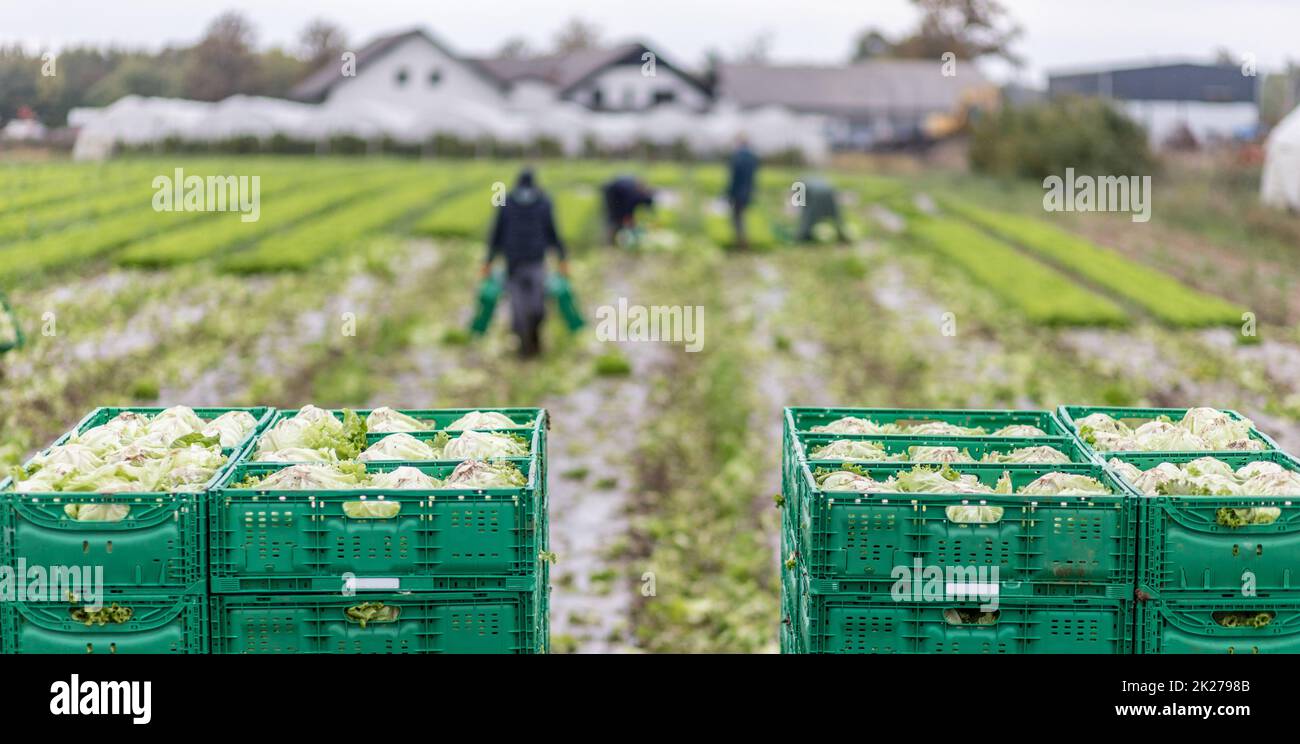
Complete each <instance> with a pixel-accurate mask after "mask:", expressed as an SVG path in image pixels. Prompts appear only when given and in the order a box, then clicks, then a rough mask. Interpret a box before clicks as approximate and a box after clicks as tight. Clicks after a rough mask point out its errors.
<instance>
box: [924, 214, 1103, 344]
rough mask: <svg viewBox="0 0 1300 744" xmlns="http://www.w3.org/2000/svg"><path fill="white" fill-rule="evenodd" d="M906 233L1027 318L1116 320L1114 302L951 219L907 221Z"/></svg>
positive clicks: (1085, 321)
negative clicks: (980, 283) (977, 281)
mask: <svg viewBox="0 0 1300 744" xmlns="http://www.w3.org/2000/svg"><path fill="white" fill-rule="evenodd" d="M908 231H909V234H910V235H911V236H912V237H914V238H916V239H917V240H918V241H919V242H920V243H921V244H922V245H924V246H926V247H928V248H929V249H931V250H933V251H935V252H936V253H938V254H940V255H941V256H942V257H944V258H945V259H947V260H949V261H951V262H952V263H954V264H956V265H958V266H960V267H961V268H962V269H964V270H965V271H966V272H967V273H969V274H970V275H971V276H973V277H974V278H975V279H977V280H979V281H980V282H982V283H983V284H984V285H985V286H986V287H987V288H988V289H989V290H990V291H991V292H993V293H994V294H996V295H997V296H998V297H1000V298H1001V299H1002V300H1003V301H1004V302H1006V303H1007V304H1008V305H1010V306H1012V307H1014V308H1015V309H1017V310H1019V311H1020V312H1021V313H1023V314H1024V315H1025V316H1026V317H1028V318H1029V319H1030V320H1033V321H1035V322H1037V323H1043V324H1047V325H1122V324H1125V323H1127V322H1128V316H1127V315H1126V314H1125V313H1124V310H1123V309H1122V308H1120V306H1119V305H1117V304H1115V303H1114V302H1112V301H1111V300H1109V299H1107V298H1105V297H1102V296H1101V295H1099V294H1097V293H1095V292H1093V291H1091V290H1088V289H1085V288H1083V287H1080V286H1079V285H1077V284H1075V283H1074V282H1073V281H1071V280H1070V278H1069V277H1067V276H1065V275H1064V274H1062V273H1061V272H1059V271H1057V270H1055V269H1053V268H1051V267H1049V266H1046V265H1044V264H1042V263H1040V262H1038V261H1035V260H1034V259H1032V258H1029V257H1028V256H1025V255H1023V254H1021V253H1020V252H1019V251H1017V250H1016V249H1015V248H1012V247H1011V246H1009V245H1007V244H1006V243H1003V242H1002V241H1000V240H998V239H997V238H994V237H992V236H990V235H988V234H986V233H984V232H983V231H981V230H979V229H977V228H975V227H973V226H971V225H970V224H968V223H966V222H964V221H962V220H958V219H953V218H947V217H933V218H918V219H915V220H912V221H911V223H910V224H909V226H908Z"/></svg>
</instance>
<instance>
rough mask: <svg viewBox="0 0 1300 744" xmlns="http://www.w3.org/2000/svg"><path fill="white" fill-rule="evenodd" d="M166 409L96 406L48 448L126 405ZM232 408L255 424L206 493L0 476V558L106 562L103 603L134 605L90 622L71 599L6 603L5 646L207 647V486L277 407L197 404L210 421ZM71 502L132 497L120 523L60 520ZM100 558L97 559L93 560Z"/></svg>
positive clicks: (2, 614) (2, 615) (1, 608)
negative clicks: (35, 484)
mask: <svg viewBox="0 0 1300 744" xmlns="http://www.w3.org/2000/svg"><path fill="white" fill-rule="evenodd" d="M163 410H164V409H163V408H141V407H129V408H116V407H107V408H97V409H95V410H93V411H91V412H90V413H89V414H87V415H86V416H85V418H83V419H82V420H81V421H80V422H78V423H77V425H76V426H74V427H73V428H72V430H71V431H69V432H67V433H66V434H64V435H62V436H61V437H59V438H58V439H56V440H55V441H54V442H53V443H52V444H51V445H50V446H51V447H53V446H57V445H61V444H63V443H65V442H67V441H68V439H69V438H70V437H71V436H72V435H73V434H74V433H75V432H82V431H85V430H87V429H89V428H91V427H93V426H97V425H99V424H102V423H105V422H107V421H108V420H109V419H111V418H113V417H115V416H117V415H118V414H119V413H122V412H124V411H129V412H134V413H142V414H156V413H159V412H161V411H163ZM233 410H243V411H247V412H249V413H250V414H251V415H253V417H254V418H255V419H257V425H256V426H255V427H254V430H253V431H252V432H251V433H250V434H249V435H248V437H247V438H245V440H244V442H242V443H240V444H239V445H237V446H236V447H234V448H231V449H230V450H228V451H227V456H228V460H227V462H226V463H225V465H224V466H223V467H222V468H221V469H219V470H218V471H217V473H216V474H215V475H214V476H213V477H212V479H211V480H209V482H208V488H207V490H204V491H200V492H193V493H121V494H93V493H85V494H81V493H77V494H72V493H26V494H18V493H15V492H12V491H10V490H9V487H10V485H11V479H5V480H4V481H0V504H3V509H0V531H2V532H3V541H2V547H0V562H2V563H3V564H4V565H9V566H14V567H15V569H16V568H17V562H18V560H20V559H21V560H23V561H25V563H26V565H28V566H85V565H90V566H101V567H102V570H103V576H104V590H105V596H104V597H103V598H102V604H103V605H105V606H111V605H112V604H113V603H114V602H117V603H118V604H120V605H122V606H124V607H128V608H129V609H130V610H131V613H132V615H131V619H130V620H128V621H127V622H125V623H120V624H112V623H110V624H105V625H93V626H86V625H85V624H84V623H81V622H78V621H76V620H74V619H72V618H71V617H70V615H69V608H70V606H71V605H69V604H64V603H54V602H4V603H0V637H2V638H3V642H2V643H0V646H2V647H3V650H4V652H5V653H77V654H87V653H110V654H117V653H123V654H128V653H163V654H166V653H207V652H208V649H209V636H208V625H207V622H208V584H207V527H206V519H205V517H206V514H207V509H208V503H209V495H210V493H211V490H210V489H211V488H212V487H213V486H214V485H215V484H216V483H218V482H219V481H220V480H221V478H222V477H223V476H224V475H225V474H226V473H227V472H229V471H230V470H231V469H232V468H233V467H234V466H235V464H236V462H237V460H238V455H239V453H240V452H242V450H243V449H244V448H246V447H247V445H248V443H249V442H251V441H253V440H254V439H255V438H256V437H257V436H258V435H259V434H260V433H261V432H262V431H263V430H264V429H265V428H266V426H267V425H269V423H270V421H271V418H272V415H273V414H274V409H272V408H269V407H254V408H202V407H200V408H195V409H194V411H195V413H196V414H198V416H199V417H200V418H203V419H205V420H210V419H212V418H215V417H217V416H219V415H221V414H223V413H227V412H229V411H233ZM46 450H48V448H46ZM43 451H45V450H43ZM29 462H30V461H29ZM69 503H103V504H126V505H128V506H131V509H132V512H131V513H130V514H129V515H128V519H124V520H122V521H120V522H112V523H102V522H80V523H78V522H73V521H70V520H66V519H63V507H64V506H65V505H67V504H69ZM96 560H98V561H101V562H100V563H92V562H91V561H96Z"/></svg>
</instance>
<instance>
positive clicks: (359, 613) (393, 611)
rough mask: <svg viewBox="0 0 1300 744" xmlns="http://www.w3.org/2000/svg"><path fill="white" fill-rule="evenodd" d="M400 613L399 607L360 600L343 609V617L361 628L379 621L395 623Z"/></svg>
mask: <svg viewBox="0 0 1300 744" xmlns="http://www.w3.org/2000/svg"><path fill="white" fill-rule="evenodd" d="M399 615H401V608H399V607H390V606H389V605H386V604H384V603H383V602H362V603H361V604H357V605H352V606H351V607H349V608H347V609H345V610H343V617H344V618H345V619H346V620H347V621H348V622H350V623H356V624H357V625H360V626H361V627H362V628H365V627H366V626H367V625H375V624H379V623H395V622H397V618H398V616H399Z"/></svg>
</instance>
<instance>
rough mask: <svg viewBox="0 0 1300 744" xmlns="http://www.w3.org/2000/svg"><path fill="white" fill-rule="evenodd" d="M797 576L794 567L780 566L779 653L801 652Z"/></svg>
mask: <svg viewBox="0 0 1300 744" xmlns="http://www.w3.org/2000/svg"><path fill="white" fill-rule="evenodd" d="M799 604H800V591H799V577H798V574H797V573H796V570H795V569H789V568H787V567H786V566H785V565H782V566H781V628H780V638H779V640H780V644H781V653H783V654H798V653H803V649H802V647H801V646H800V645H799V623H800V619H799Z"/></svg>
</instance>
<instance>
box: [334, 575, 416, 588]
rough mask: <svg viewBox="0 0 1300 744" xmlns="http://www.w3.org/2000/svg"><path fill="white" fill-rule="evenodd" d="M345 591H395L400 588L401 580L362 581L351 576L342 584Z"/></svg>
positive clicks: (362, 579)
mask: <svg viewBox="0 0 1300 744" xmlns="http://www.w3.org/2000/svg"><path fill="white" fill-rule="evenodd" d="M343 585H344V588H345V589H351V590H352V591H363V592H364V591H369V592H374V591H385V590H387V591H396V590H399V589H401V588H402V580H401V579H364V578H360V577H357V576H353V577H351V578H349V579H347V580H346V581H345V582H344V584H343Z"/></svg>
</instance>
